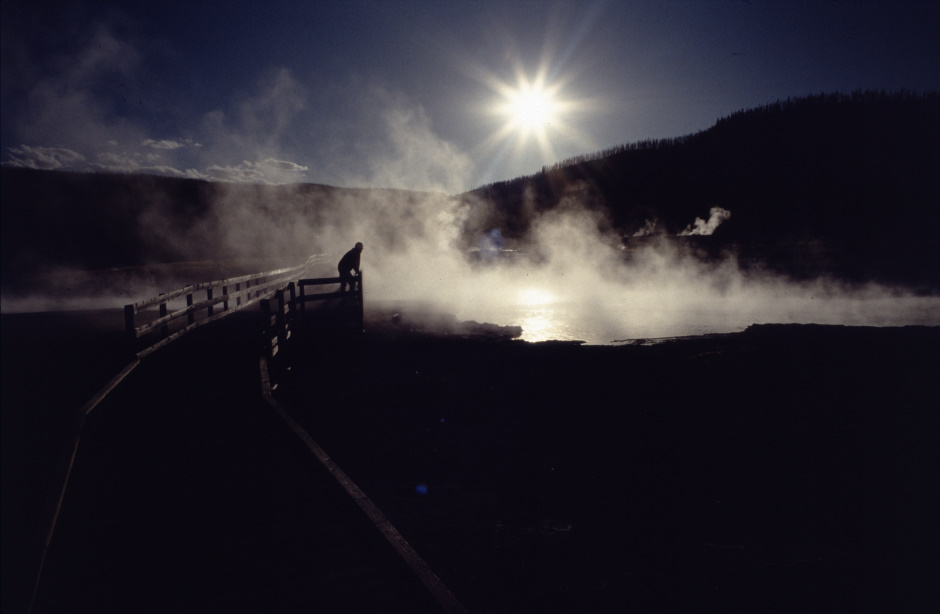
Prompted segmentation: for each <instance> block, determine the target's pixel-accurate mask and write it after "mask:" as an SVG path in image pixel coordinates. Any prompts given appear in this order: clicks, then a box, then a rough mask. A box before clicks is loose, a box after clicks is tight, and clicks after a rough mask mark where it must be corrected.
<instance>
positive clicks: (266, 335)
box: [261, 271, 364, 390]
mask: <svg viewBox="0 0 940 614" xmlns="http://www.w3.org/2000/svg"><path fill="white" fill-rule="evenodd" d="M342 282H343V280H342V279H341V278H339V277H319V278H312V279H300V280H298V281H297V282H296V284H295V283H294V282H293V281H291V282H288V283H287V284H284V285H282V286H281V287H280V288H277V289H275V290H274V291H273V292H272V293H271V295H270V296H269V297H268V298H264V299H262V300H261V311H262V313H263V314H264V316H263V322H264V325H263V327H264V329H263V331H262V338H263V352H264V357H265V359H266V361H267V364H268V371H269V374H270V375H269V377H270V386H271V390H274V389H276V388H277V385H278V380H280V378H281V377H282V375H283V373H284V371H285V370H286V368H287V363H288V361H287V358H286V357H285V355H284V354H285V353H284V352H283V351H282V350H284V349H285V348H286V346H287V341H288V340H289V339H290V338H291V337H292V335H293V332H294V326H295V323H296V322H298V321H299V319H300V318H301V316H302V315H304V313H305V310H306V304H307V303H309V302H312V301H324V300H330V299H340V300H342V301H344V302H345V303H346V305H345V306H344V309H349V308H351V309H352V314H351V315H352V319H353V322H352V325H353V328H355V329H356V330H357V331H358V332H362V331H363V327H364V324H363V299H362V297H363V290H362V272H361V271H360V272H359V275H358V276H356V277H354V278H353V285H352V287H351V288H350V290H349V291H348V292H341V291H332V292H320V293H317V294H307V293H306V288H309V287H312V286H323V285H331V284H341V283H342ZM298 289H299V294H298Z"/></svg>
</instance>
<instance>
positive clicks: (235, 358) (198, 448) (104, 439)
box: [33, 310, 443, 613]
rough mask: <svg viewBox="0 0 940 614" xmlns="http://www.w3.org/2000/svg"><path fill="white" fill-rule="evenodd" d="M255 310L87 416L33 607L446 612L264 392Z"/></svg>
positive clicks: (161, 361) (134, 378)
mask: <svg viewBox="0 0 940 614" xmlns="http://www.w3.org/2000/svg"><path fill="white" fill-rule="evenodd" d="M259 317H260V314H259V313H258V312H256V311H254V310H251V311H246V312H242V313H239V314H233V315H232V316H231V317H227V318H224V319H223V320H220V321H218V322H216V323H213V325H211V326H207V327H204V328H202V329H199V330H197V331H194V332H192V333H191V334H189V335H187V336H186V337H184V338H182V339H180V340H178V341H175V342H174V343H172V344H170V345H169V346H167V347H166V348H163V349H161V350H160V351H158V352H155V353H154V354H152V355H151V356H148V357H147V358H146V359H145V360H144V361H143V362H142V363H141V364H140V365H139V366H138V367H137V368H136V369H134V370H133V371H132V372H131V373H130V374H129V375H128V376H127V377H126V379H125V380H124V381H122V382H121V384H120V385H118V386H117V387H116V388H115V389H114V391H113V392H111V393H110V394H109V395H108V396H107V397H106V398H105V399H104V401H102V402H101V404H100V405H98V406H97V407H96V408H95V410H94V411H93V412H92V413H91V414H90V415H89V418H88V420H87V421H86V423H85V426H84V430H83V432H82V437H81V445H80V447H79V452H78V455H77V457H76V461H75V464H74V468H73V471H72V475H71V479H70V482H69V485H68V489H67V491H66V495H65V498H64V501H63V505H62V511H61V515H60V516H59V519H58V523H57V525H56V529H55V533H54V537H53V539H52V542H51V545H50V549H49V552H48V555H47V559H46V562H45V566H44V570H43V574H42V577H41V582H40V584H39V587H38V592H37V597H36V601H35V603H34V607H33V611H34V612H37V613H40V612H60V611H61V612H64V611H67V612H82V611H96V612H130V611H134V612H148V611H153V612H168V611H173V612H190V611H192V612H241V611H246V612H247V611H251V612H289V611H291V612H292V611H308V612H313V611H317V612H416V613H418V612H441V611H443V610H442V607H441V606H440V605H439V603H438V602H437V601H436V600H435V598H434V597H433V596H432V595H431V593H430V592H429V591H428V589H427V588H426V587H425V586H424V585H423V584H422V583H421V581H420V580H419V578H418V577H417V576H416V575H415V574H414V573H413V572H412V570H411V569H410V568H409V567H408V565H407V564H406V563H405V561H404V560H403V559H402V558H401V557H400V556H399V555H398V553H397V552H396V551H395V550H394V549H393V548H392V547H391V546H390V545H389V542H388V541H387V540H386V538H385V537H384V536H383V535H382V533H381V532H380V531H379V530H378V529H377V528H376V527H375V525H374V524H373V523H372V522H371V521H370V519H369V518H368V517H367V516H366V515H365V514H364V513H363V511H362V509H360V506H358V505H357V503H356V502H355V501H354V500H353V499H352V498H350V496H349V494H348V493H347V492H346V491H345V490H344V489H343V488H342V487H341V486H340V485H339V484H338V483H337V481H336V480H335V479H334V477H333V476H332V475H330V473H329V472H328V471H327V469H326V468H324V466H323V465H322V464H321V462H320V461H319V460H318V459H317V458H316V457H315V456H314V455H312V454H311V453H310V451H309V449H308V448H307V447H305V446H304V444H303V443H302V442H301V440H300V439H299V438H298V437H297V436H296V434H295V433H293V432H291V430H290V429H289V428H288V427H287V425H286V424H285V423H284V421H283V420H282V419H281V418H280V417H278V415H277V414H276V413H275V411H274V410H273V409H272V408H271V406H270V405H269V404H268V403H267V402H266V401H265V399H264V398H263V396H262V387H261V379H260V373H259V363H258V352H259V347H260V339H259V336H260V319H259Z"/></svg>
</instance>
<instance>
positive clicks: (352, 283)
mask: <svg viewBox="0 0 940 614" xmlns="http://www.w3.org/2000/svg"><path fill="white" fill-rule="evenodd" d="M361 254H362V243H356V246H355V247H353V248H352V249H351V250H349V251H348V252H346V254H345V255H344V256H343V257H342V258H341V259H340V261H339V264H338V265H337V268H338V269H339V291H340V292H345V291H346V285H347V284H349V289H350V290H355V289H356V284H357V283H358V281H357V279H356V277H357V276H358V275H359V258H360V255H361ZM350 271H355V272H356V275H352V274H351V273H350Z"/></svg>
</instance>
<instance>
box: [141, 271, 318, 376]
mask: <svg viewBox="0 0 940 614" xmlns="http://www.w3.org/2000/svg"><path fill="white" fill-rule="evenodd" d="M323 259H324V256H323V254H314V255H312V256H310V257H309V258H307V260H306V262H304V264H301V265H298V266H294V267H287V268H281V269H275V270H273V271H264V272H261V273H250V274H247V275H239V276H237V277H230V278H227V279H221V280H217V281H209V282H203V283H198V284H191V285H189V286H185V287H183V288H179V289H177V290H173V291H172V292H167V293H165V294H160V295H158V296H154V297H151V298H148V299H144V300H142V301H138V302H136V303H133V304H130V305H125V306H124V323H125V329H126V332H127V337H128V338H129V339H130V340H132V341H136V340H137V339H140V338H141V337H144V336H145V335H150V334H153V333H154V332H155V331H156V332H157V337H156V338H155V339H154V340H153V341H152V343H151V344H150V345H149V346H148V347H146V348H145V349H143V350H140V351H137V352H136V355H137V357H138V358H142V357H143V356H146V355H147V354H150V353H151V352H153V351H155V350H157V349H159V348H161V347H163V346H165V345H167V344H168V343H170V342H172V341H175V340H176V339H179V338H180V337H182V336H183V335H185V334H186V333H188V332H190V331H192V330H193V329H195V328H198V327H199V326H202V325H204V324H208V323H209V322H213V321H215V320H218V319H219V318H222V317H224V316H226V315H229V314H231V313H234V312H236V311H239V310H241V309H244V308H245V307H247V306H249V305H253V304H255V303H257V302H258V301H260V300H262V299H265V298H268V297H270V296H271V295H272V294H273V293H274V291H275V290H276V289H277V288H278V287H282V286H283V285H284V284H285V283H286V281H287V280H288V279H291V278H295V277H297V276H302V275H303V274H305V273H306V272H307V271H308V270H309V269H310V267H311V266H312V265H314V264H316V263H318V262H320V261H322V260H323ZM217 289H221V294H219V295H214V292H213V291H214V290H217ZM200 291H205V292H206V298H205V300H202V301H198V302H196V301H195V300H194V295H195V293H196V292H200ZM184 297H185V299H186V306H185V307H183V308H181V309H176V310H174V311H172V312H170V310H169V307H168V304H169V303H170V302H171V301H174V300H179V299H181V298H184ZM232 302H234V306H233V305H231V303H232ZM219 303H221V304H222V310H221V311H220V312H218V313H216V311H215V306H216V305H218V304H219ZM153 308H156V309H157V310H158V315H157V317H156V318H155V319H153V320H151V321H149V322H146V323H144V324H138V322H137V316H138V315H141V314H143V313H145V312H147V311H149V310H151V309H153ZM201 311H205V312H206V315H205V317H204V318H200V319H198V320H197V319H196V314H197V313H198V312H201ZM184 316H185V317H186V323H185V325H184V326H183V328H181V329H179V330H176V331H175V332H172V333H171V332H170V324H171V323H172V322H175V321H177V320H180V319H181V318H183V317H184Z"/></svg>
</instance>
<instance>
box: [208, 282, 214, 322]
mask: <svg viewBox="0 0 940 614" xmlns="http://www.w3.org/2000/svg"><path fill="white" fill-rule="evenodd" d="M206 300H207V301H211V300H212V288H206ZM214 307H215V305H209V317H210V318H211V317H212V314H213V313H215V309H214Z"/></svg>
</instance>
